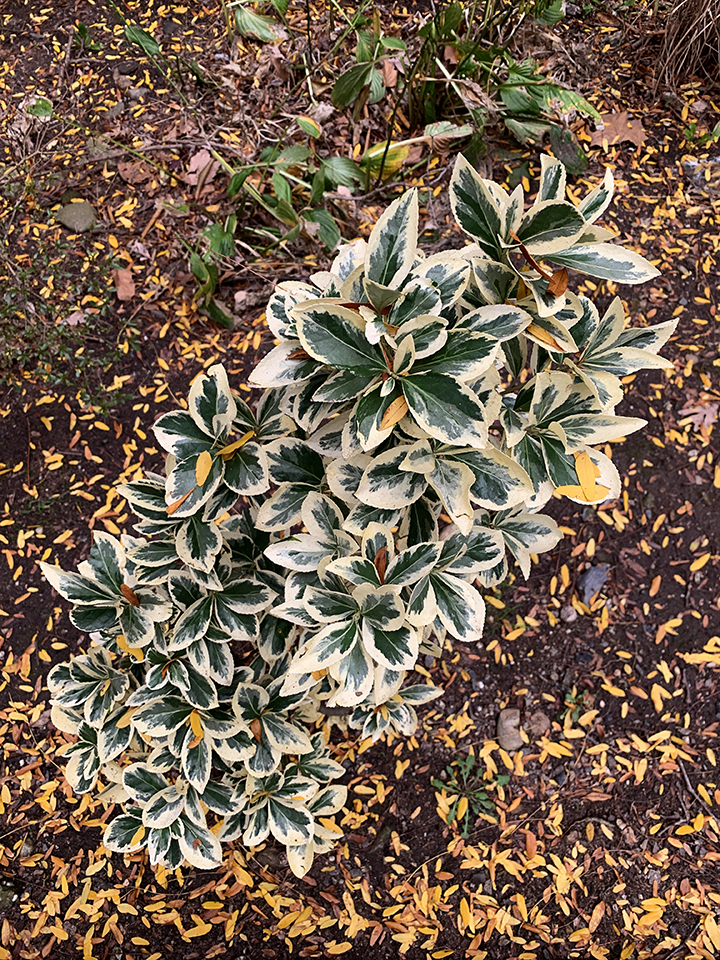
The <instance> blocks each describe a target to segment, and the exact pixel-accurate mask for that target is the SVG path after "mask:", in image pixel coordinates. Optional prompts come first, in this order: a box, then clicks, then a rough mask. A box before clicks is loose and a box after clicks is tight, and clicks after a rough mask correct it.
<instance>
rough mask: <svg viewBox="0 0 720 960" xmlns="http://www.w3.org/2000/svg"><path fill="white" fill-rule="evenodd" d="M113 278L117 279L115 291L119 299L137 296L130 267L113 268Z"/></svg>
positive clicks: (129, 298) (130, 298)
mask: <svg viewBox="0 0 720 960" xmlns="http://www.w3.org/2000/svg"><path fill="white" fill-rule="evenodd" d="M113 280H114V281H115V292H116V294H117V298H118V300H132V298H133V297H134V296H135V283H134V281H133V277H132V270H131V269H130V268H129V267H126V268H125V269H123V270H113Z"/></svg>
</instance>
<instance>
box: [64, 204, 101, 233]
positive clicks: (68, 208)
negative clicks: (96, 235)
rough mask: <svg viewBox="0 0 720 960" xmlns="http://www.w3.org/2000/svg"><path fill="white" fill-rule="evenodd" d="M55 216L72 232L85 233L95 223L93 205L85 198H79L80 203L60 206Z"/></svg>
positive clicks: (95, 216) (95, 217)
mask: <svg viewBox="0 0 720 960" xmlns="http://www.w3.org/2000/svg"><path fill="white" fill-rule="evenodd" d="M57 218H58V220H59V221H60V223H62V224H63V226H65V227H67V228H68V230H71V231H72V232H73V233H86V232H87V231H88V230H92V228H93V227H94V226H95V224H96V223H97V214H96V213H95V207H93V205H92V204H91V203H88V202H87V200H81V201H80V203H67V204H66V205H65V206H64V207H60V209H59V210H58V212H57Z"/></svg>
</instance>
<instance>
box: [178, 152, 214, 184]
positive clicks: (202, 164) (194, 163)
mask: <svg viewBox="0 0 720 960" xmlns="http://www.w3.org/2000/svg"><path fill="white" fill-rule="evenodd" d="M207 167H209V170H208V171H207V173H204V171H205V169H206V168H207ZM219 167H220V164H219V163H218V162H217V160H213V158H212V157H211V155H210V151H209V150H199V151H198V152H197V153H196V154H195V156H194V157H191V158H190V163H189V164H188V168H187V172H186V173H185V182H186V183H189V184H190V185H191V186H193V187H194V186H197V182H198V179H199V177H200V175H201V174H202V175H203V183H210V181H211V180H212V178H213V177H214V176H215V174H216V173H217V172H218V168H219Z"/></svg>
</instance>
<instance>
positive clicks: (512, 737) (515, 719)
mask: <svg viewBox="0 0 720 960" xmlns="http://www.w3.org/2000/svg"><path fill="white" fill-rule="evenodd" d="M497 740H498V743H499V744H500V746H501V747H502V748H503V750H506V751H507V752H508V753H514V752H515V751H516V750H520V749H521V747H523V746H524V741H523V738H522V737H521V736H520V711H519V710H518V709H517V708H515V707H508V708H507V709H505V710H501V711H500V716H499V717H498V722H497Z"/></svg>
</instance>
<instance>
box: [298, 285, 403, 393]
mask: <svg viewBox="0 0 720 960" xmlns="http://www.w3.org/2000/svg"><path fill="white" fill-rule="evenodd" d="M295 315H296V317H297V320H296V323H297V331H298V337H299V338H300V342H301V344H302V346H303V349H304V350H305V351H306V352H307V353H309V354H310V356H311V357H315V359H316V360H319V361H320V363H325V364H327V365H328V366H330V367H337V368H339V369H343V370H351V371H352V372H353V373H356V374H365V375H367V376H376V375H377V374H379V373H382V372H383V371H384V370H386V369H387V365H386V363H385V358H384V357H383V354H382V351H381V350H380V348H379V347H377V346H373V345H372V344H371V343H368V340H367V338H366V336H365V333H364V332H363V329H362V328H361V326H360V323H361V321H360V316H359V314H357V313H355V312H354V311H353V310H348V308H347V307H341V306H339V305H337V304H330V305H322V303H318V302H317V301H310V303H309V304H300V306H299V307H296V309H295Z"/></svg>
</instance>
